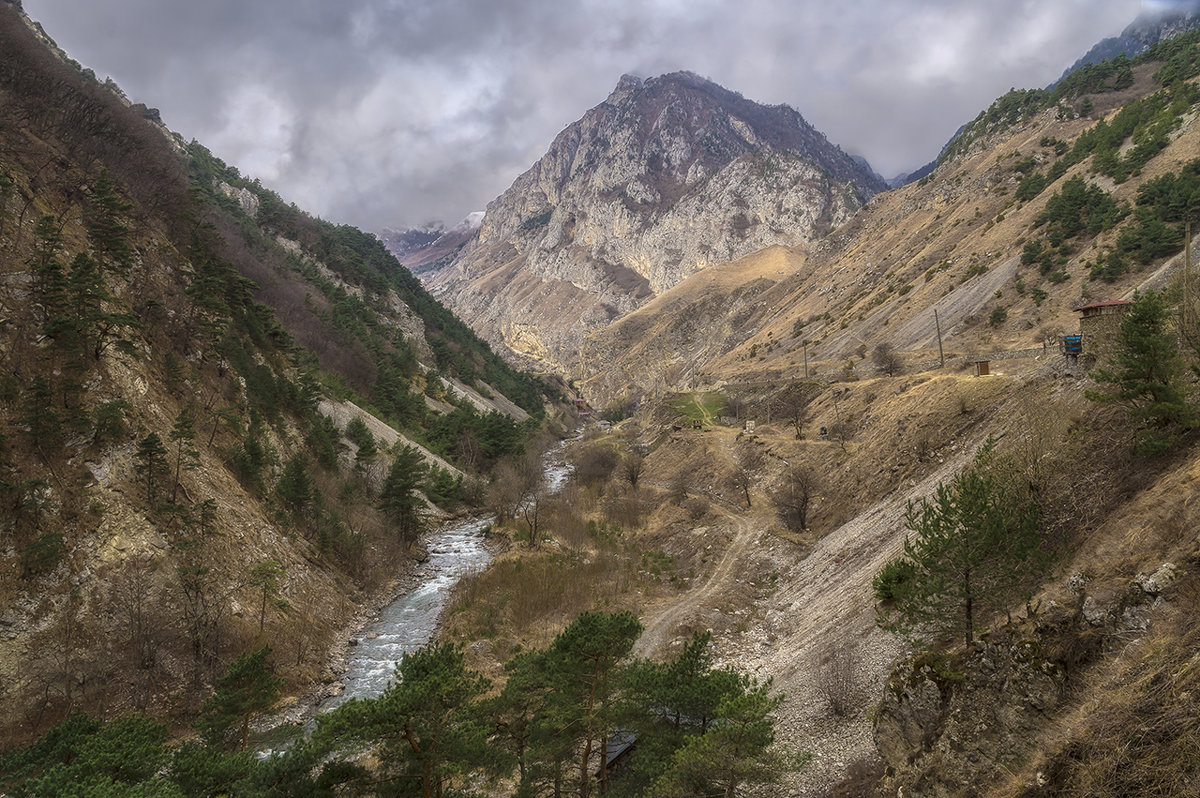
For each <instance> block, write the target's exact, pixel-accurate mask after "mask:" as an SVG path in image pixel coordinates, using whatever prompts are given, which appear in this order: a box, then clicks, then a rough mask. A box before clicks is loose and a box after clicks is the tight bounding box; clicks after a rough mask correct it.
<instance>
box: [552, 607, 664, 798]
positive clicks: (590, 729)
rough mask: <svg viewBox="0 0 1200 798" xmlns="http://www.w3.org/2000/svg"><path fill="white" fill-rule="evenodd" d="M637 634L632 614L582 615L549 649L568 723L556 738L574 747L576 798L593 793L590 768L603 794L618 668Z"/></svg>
mask: <svg viewBox="0 0 1200 798" xmlns="http://www.w3.org/2000/svg"><path fill="white" fill-rule="evenodd" d="M641 633H642V625H641V623H639V622H638V620H637V618H635V617H634V616H633V613H631V612H628V611H623V612H615V613H604V612H585V613H583V614H582V615H580V616H579V617H578V618H576V619H575V621H574V622H573V623H572V624H571V625H570V626H568V627H567V628H566V629H564V630H563V631H562V632H561V633H559V635H558V637H556V638H555V639H554V642H553V643H552V644H551V645H550V649H549V666H550V670H551V673H552V678H553V680H554V684H555V688H556V693H557V694H558V696H559V699H560V700H561V701H563V702H565V703H564V706H563V707H562V709H561V710H560V711H561V713H562V715H563V717H564V719H567V720H568V724H567V725H566V726H564V727H563V728H562V729H561V730H560V732H559V733H560V734H563V735H570V736H572V737H574V739H575V741H576V744H577V746H578V747H577V748H576V750H577V751H578V752H579V753H578V757H579V758H578V765H577V770H576V779H577V783H578V785H579V796H580V798H587V796H588V795H589V794H590V793H591V787H592V768H593V767H597V768H598V769H599V771H600V792H601V793H604V792H607V786H608V785H607V782H608V768H607V761H606V757H605V751H606V750H607V749H608V739H609V736H610V735H611V734H612V732H613V730H614V727H615V713H616V708H617V707H616V700H615V699H616V696H617V692H618V686H619V681H618V679H617V678H616V677H617V667H618V665H619V664H620V663H621V662H622V661H623V660H624V659H625V658H626V657H628V656H629V653H630V652H631V651H632V650H633V644H634V643H635V642H636V641H637V639H638V636H639V635H641Z"/></svg>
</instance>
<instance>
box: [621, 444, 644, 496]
mask: <svg viewBox="0 0 1200 798" xmlns="http://www.w3.org/2000/svg"><path fill="white" fill-rule="evenodd" d="M645 470H646V458H644V457H642V456H641V455H640V454H637V453H636V452H635V453H632V454H628V455H626V456H625V459H624V460H622V461H621V469H620V473H621V479H623V480H625V482H627V483H629V487H630V488H631V489H633V490H634V491H635V492H636V491H637V489H638V483H639V482H641V480H642V472H644V471H645Z"/></svg>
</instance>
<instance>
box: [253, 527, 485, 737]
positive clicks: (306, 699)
mask: <svg viewBox="0 0 1200 798" xmlns="http://www.w3.org/2000/svg"><path fill="white" fill-rule="evenodd" d="M487 520H488V516H483V515H478V514H474V515H472V514H463V515H458V516H455V517H453V518H451V519H447V520H445V521H444V522H443V523H442V524H440V525H439V526H438V527H437V528H436V529H432V530H430V531H428V532H426V533H425V534H424V535H422V536H421V539H420V541H419V543H418V546H419V547H420V548H421V550H422V552H423V556H420V557H417V558H410V559H407V560H406V561H405V562H404V564H403V572H402V573H401V574H399V575H398V576H396V577H395V578H394V579H392V580H389V581H388V582H387V583H386V584H385V585H383V586H382V587H381V588H380V589H379V590H377V591H376V592H375V594H374V595H373V596H372V597H371V598H370V599H369V600H368V601H367V602H365V603H363V604H362V605H361V606H360V607H359V609H358V610H357V611H355V613H354V615H353V616H352V617H351V618H350V620H348V621H347V622H346V623H345V624H343V625H342V627H341V628H340V629H339V631H338V633H337V635H336V636H335V637H334V639H333V642H332V643H331V644H330V646H329V648H328V649H327V651H326V655H325V661H326V665H325V668H324V669H323V674H324V675H323V676H322V678H321V679H320V680H318V681H316V682H313V683H312V684H311V685H310V686H309V687H308V689H306V690H304V691H302V692H300V693H297V694H293V695H290V696H285V697H283V698H282V699H281V701H280V703H279V706H278V708H277V709H276V711H275V712H274V713H272V714H271V715H269V716H266V717H264V718H262V719H260V720H259V721H258V722H257V723H256V724H255V729H256V731H257V732H259V733H266V732H269V731H270V730H271V729H274V728H277V727H282V726H300V725H304V724H306V723H308V722H309V721H311V720H312V718H313V717H314V716H315V715H316V714H317V713H319V712H321V711H323V710H324V709H325V708H326V707H327V705H328V706H331V702H337V701H338V699H340V698H342V696H343V694H344V693H345V691H346V688H347V674H348V673H349V672H350V669H351V664H350V663H351V660H352V658H353V657H354V655H355V654H356V653H357V652H358V649H359V648H360V646H363V645H364V644H366V643H368V642H369V641H370V640H373V639H374V637H373V636H372V632H371V631H370V628H371V627H372V626H373V625H375V624H376V623H378V622H379V620H380V618H381V616H382V615H383V613H384V612H385V611H386V610H387V609H388V608H389V607H391V606H393V605H394V604H396V602H398V601H400V600H401V599H403V598H404V597H405V596H408V595H411V594H413V593H414V592H415V591H417V590H418V589H419V588H421V587H422V586H424V585H426V584H428V583H429V582H430V581H431V580H432V579H435V578H437V577H438V576H440V575H441V573H442V571H443V570H444V566H443V565H439V564H438V563H437V562H435V560H436V557H434V556H432V555H434V554H437V553H438V552H439V549H438V547H439V541H440V540H441V539H443V538H445V537H446V536H447V535H450V534H452V533H454V532H455V531H456V530H460V529H463V528H466V527H469V526H473V525H479V526H480V527H481V528H482V527H483V525H484V524H485V523H486V522H487ZM480 541H481V545H482V546H483V547H484V548H485V549H486V550H487V559H488V560H490V559H491V558H492V557H494V556H495V555H496V554H499V553H500V552H502V551H503V550H504V549H506V548H507V538H504V537H503V536H489V535H486V534H483V535H482V537H481V539H480ZM442 611H444V607H442V608H440V609H439V611H438V612H437V616H438V618H437V619H436V620H435V622H434V624H433V626H432V627H431V628H430V629H428V630H427V631H428V632H429V634H430V637H429V639H431V640H432V639H436V637H437V635H438V634H439V633H440V631H441V620H440V615H441V612H442ZM425 642H428V641H425Z"/></svg>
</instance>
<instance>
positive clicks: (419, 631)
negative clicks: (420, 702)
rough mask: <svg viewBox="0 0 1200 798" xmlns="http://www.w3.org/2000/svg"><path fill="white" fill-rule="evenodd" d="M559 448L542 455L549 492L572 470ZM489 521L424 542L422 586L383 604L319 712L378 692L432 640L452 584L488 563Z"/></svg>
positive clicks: (444, 532) (468, 524) (441, 533)
mask: <svg viewBox="0 0 1200 798" xmlns="http://www.w3.org/2000/svg"><path fill="white" fill-rule="evenodd" d="M561 452H562V450H561V449H557V450H554V451H552V452H551V453H550V454H548V455H547V458H546V464H545V480H546V486H547V488H548V489H549V491H550V492H551V493H553V492H555V491H557V490H558V489H559V488H561V487H562V485H563V483H564V482H565V481H566V479H567V475H568V474H569V473H570V467H569V466H567V465H566V464H565V463H564V462H563V461H562V458H561ZM493 520H494V519H492V518H490V517H489V518H481V519H476V520H474V521H468V522H466V523H464V524H460V525H458V526H455V527H452V528H449V529H443V530H440V531H437V532H435V533H433V534H432V535H431V536H430V537H429V538H428V539H427V540H426V541H425V545H426V548H427V549H428V551H429V559H428V560H427V561H426V562H425V563H423V564H422V565H421V566H420V568H419V569H418V571H417V576H418V577H420V578H421V580H422V581H421V584H420V585H418V586H417V587H416V588H414V589H413V590H411V591H409V592H408V593H405V594H404V595H402V596H400V597H398V598H397V599H396V600H395V601H393V602H392V603H391V604H389V605H387V606H386V607H384V609H383V610H382V611H381V612H380V613H379V617H378V618H376V620H375V622H374V623H372V624H371V625H370V626H368V627H367V628H366V629H365V630H364V631H363V634H362V635H361V637H360V638H358V643H357V645H355V646H353V647H352V648H351V649H350V650H349V652H348V653H347V663H346V664H347V669H346V672H345V673H344V674H343V676H342V679H343V683H344V685H345V688H344V689H343V691H342V693H341V695H339V696H335V697H333V698H330V699H327V700H326V701H324V702H322V703H321V705H320V707H319V708H318V709H317V711H318V712H328V711H329V710H331V709H333V708H334V707H336V706H338V705H339V704H341V703H342V702H344V701H346V700H348V699H350V698H373V697H375V696H377V695H379V694H380V693H382V692H383V691H384V689H385V688H386V687H387V686H388V684H389V683H390V682H391V681H392V677H393V676H394V675H395V671H396V665H397V663H399V662H400V660H401V659H402V658H403V657H404V655H405V654H406V653H408V652H409V651H413V650H415V649H418V648H420V647H421V646H424V645H426V644H427V643H429V641H430V640H432V639H433V637H434V635H435V634H436V632H437V628H438V622H439V620H440V618H441V615H442V611H443V610H444V609H445V608H446V603H447V602H448V601H449V599H450V590H451V588H453V587H454V585H455V584H457V583H458V580H460V579H462V578H463V577H464V576H466V575H467V574H469V573H471V572H474V571H478V570H481V569H483V568H486V567H487V565H488V563H489V562H490V561H491V558H492V553H491V551H489V549H488V546H487V545H486V543H485V542H484V530H485V529H486V528H487V527H488V526H490V525H491V523H492V521H493Z"/></svg>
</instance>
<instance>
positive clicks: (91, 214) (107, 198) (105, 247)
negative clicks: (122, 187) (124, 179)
mask: <svg viewBox="0 0 1200 798" xmlns="http://www.w3.org/2000/svg"><path fill="white" fill-rule="evenodd" d="M88 199H89V204H88V210H87V214H86V218H85V220H86V223H87V232H88V240H89V241H90V242H91V244H92V251H93V252H94V253H95V256H96V260H98V261H99V262H100V263H101V264H102V265H103V267H104V268H105V269H107V270H109V271H112V272H116V273H118V274H125V273H127V272H128V271H129V267H130V266H131V265H132V264H133V249H132V248H131V247H130V246H129V226H128V225H127V224H125V222H124V221H122V219H121V217H123V216H125V215H126V214H128V213H129V210H130V208H132V205H130V203H129V202H127V201H125V200H124V199H122V198H121V195H120V194H119V193H118V192H117V184H116V183H115V182H113V180H112V178H111V177H109V175H108V170H107V169H102V170H100V176H99V177H97V178H96V182H95V184H94V185H93V186H92V191H91V196H90V197H89V198H88Z"/></svg>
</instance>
